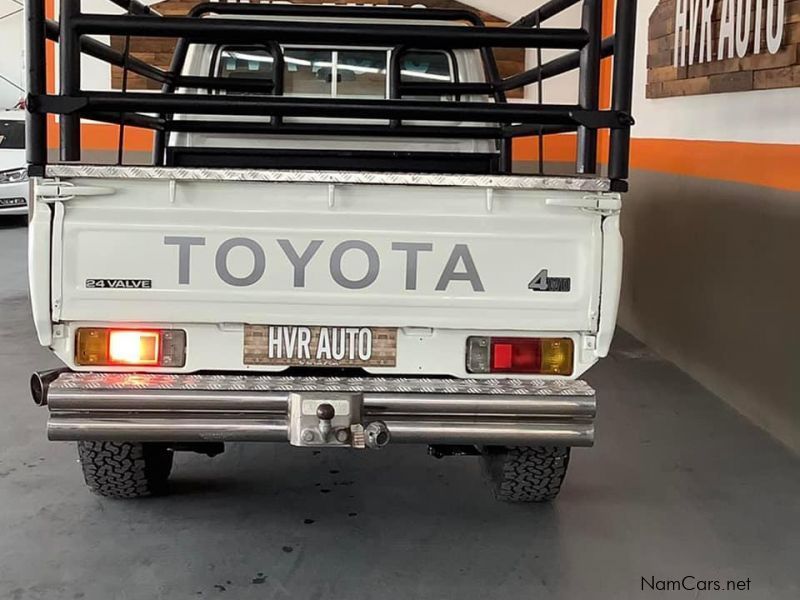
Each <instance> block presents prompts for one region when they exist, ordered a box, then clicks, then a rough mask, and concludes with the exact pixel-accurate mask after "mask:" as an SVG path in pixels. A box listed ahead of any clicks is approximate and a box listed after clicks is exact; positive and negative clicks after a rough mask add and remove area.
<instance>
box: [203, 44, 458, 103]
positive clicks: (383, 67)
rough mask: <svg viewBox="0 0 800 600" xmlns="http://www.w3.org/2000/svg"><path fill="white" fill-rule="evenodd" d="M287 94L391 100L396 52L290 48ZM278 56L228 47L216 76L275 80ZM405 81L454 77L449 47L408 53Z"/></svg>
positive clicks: (223, 50)
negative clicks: (391, 64) (390, 75)
mask: <svg viewBox="0 0 800 600" xmlns="http://www.w3.org/2000/svg"><path fill="white" fill-rule="evenodd" d="M283 52H284V73H283V94H284V95H285V96H305V97H318V98H375V99H380V98H387V97H388V94H389V82H388V75H387V71H388V65H389V62H390V60H391V52H392V51H391V50H383V49H377V50H370V49H353V50H349V49H341V50H331V49H325V48H308V47H287V48H284V50H283ZM275 64H276V60H275V57H274V56H273V54H272V52H271V51H270V50H269V49H266V48H263V47H261V48H257V47H253V48H249V47H230V46H227V47H222V48H221V49H220V50H219V52H218V57H217V60H216V76H217V77H221V78H249V79H251V78H256V79H263V80H267V81H272V80H274V78H275ZM401 77H402V80H403V82H409V83H411V82H417V83H423V82H426V81H428V82H430V81H438V82H446V81H454V78H455V76H454V72H453V61H452V59H451V55H450V54H448V53H446V52H444V51H425V52H416V51H414V52H406V53H404V54H403V57H402V64H401Z"/></svg>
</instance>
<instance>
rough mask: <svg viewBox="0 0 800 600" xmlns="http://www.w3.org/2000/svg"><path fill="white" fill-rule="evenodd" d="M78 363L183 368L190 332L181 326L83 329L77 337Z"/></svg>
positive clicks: (76, 355) (76, 354)
mask: <svg viewBox="0 0 800 600" xmlns="http://www.w3.org/2000/svg"><path fill="white" fill-rule="evenodd" d="M75 363H76V364H77V365H80V366H106V367H112V366H115V367H125V366H131V367H183V366H184V365H185V364H186V332H185V331H183V330H180V329H111V328H99V327H86V328H81V329H78V331H77V334H76V337H75Z"/></svg>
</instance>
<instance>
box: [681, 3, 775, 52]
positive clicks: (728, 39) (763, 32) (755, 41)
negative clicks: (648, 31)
mask: <svg viewBox="0 0 800 600" xmlns="http://www.w3.org/2000/svg"><path fill="white" fill-rule="evenodd" d="M718 2H721V3H722V6H721V17H720V25H719V35H718V36H717V39H716V40H715V39H714V36H713V27H712V23H713V15H714V9H715V7H716V4H717V3H718ZM765 5H766V15H764V7H765ZM753 6H755V12H754V11H753ZM785 21H786V0H675V58H674V61H673V65H674V66H676V67H684V66H686V64H687V49H688V64H689V65H692V64H694V63H695V57H697V62H700V63H704V62H710V61H712V60H715V57H714V54H715V46H716V60H722V59H724V58H733V57H734V52H735V53H736V56H738V57H739V58H743V57H744V56H745V55H746V54H748V53H753V54H760V53H761V49H762V40H764V39H766V44H767V50H768V51H769V52H770V54H776V53H777V52H778V50H780V47H781V44H782V42H783V29H784V23H785ZM687 38H688V45H687Z"/></svg>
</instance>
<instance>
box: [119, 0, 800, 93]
mask: <svg viewBox="0 0 800 600" xmlns="http://www.w3.org/2000/svg"><path fill="white" fill-rule="evenodd" d="M205 1H206V0H165V1H164V2H159V3H157V4H154V5H153V8H155V9H156V10H158V12H160V13H161V14H163V15H180V16H183V15H186V14H187V13H188V12H189V11H190V10H191V9H192V8H193V7H194V6H195V5H197V4H200V3H201V2H205ZM798 1H800V0H798ZM253 3H254V4H257V2H253ZM322 3H323V2H322V0H292V4H322ZM324 3H325V4H342V5H348V4H351V5H352V4H357V5H372V6H386V5H393V6H401V5H402V6H421V5H424V6H426V7H428V8H450V9H467V10H473V11H475V10H476V9H474V8H472V7H470V6H468V5H466V4H464V3H463V2H456V1H455V0H371V2H353V1H352V0H347V1H345V0H335V1H333V2H331V1H326V2H324ZM279 4H286V2H279ZM476 12H477V13H478V14H479V15H480V16H481V17H482V18H483V20H484V21H485V22H486V24H487V25H489V26H494V27H505V26H506V25H508V23H507V22H506V21H504V20H503V19H500V18H498V17H495V16H494V15H491V14H489V13H487V12H485V11H480V10H478V11H476ZM176 41H177V40H174V39H165V38H153V37H138V38H131V41H130V51H131V54H132V55H133V56H136V57H137V58H140V59H142V60H143V61H145V62H147V63H148V64H151V65H155V66H157V67H160V68H162V69H168V68H169V64H170V61H171V59H172V52H173V51H174V49H175V43H176ZM111 45H112V46H113V47H114V48H116V49H117V50H119V51H120V52H122V51H123V50H124V48H125V38H124V37H123V36H112V38H111ZM495 56H496V57H497V62H498V67H499V69H500V73H501V75H503V76H504V77H507V76H509V75H514V74H516V73H519V72H521V71H523V70H524V69H525V50H523V49H519V50H518V49H516V48H507V49H506V48H502V49H497V50H495ZM111 85H112V87H113V88H114V89H117V90H118V89H121V88H122V69H119V68H116V67H114V68H112V71H111ZM160 88H161V86H160V84H158V83H157V82H154V81H150V80H147V79H145V78H143V77H140V76H138V75H136V74H135V73H128V89H129V90H144V89H160ZM523 95H524V94H523V92H522V90H515V91H514V92H511V93H509V96H510V97H512V98H514V97H516V98H521V97H522V96H523Z"/></svg>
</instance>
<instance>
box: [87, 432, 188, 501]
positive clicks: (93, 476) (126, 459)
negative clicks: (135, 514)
mask: <svg viewBox="0 0 800 600" xmlns="http://www.w3.org/2000/svg"><path fill="white" fill-rule="evenodd" d="M172 457H173V453H172V451H171V450H169V449H168V448H166V447H165V446H163V445H160V444H139V443H133V442H78V458H79V459H80V463H81V468H82V470H83V478H84V480H85V481H86V485H87V486H89V489H91V490H92V491H93V492H94V493H95V494H98V495H100V496H105V497H106V498H121V499H129V498H144V497H147V496H159V495H162V494H164V493H166V491H167V479H168V478H169V474H170V471H171V470H172Z"/></svg>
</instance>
